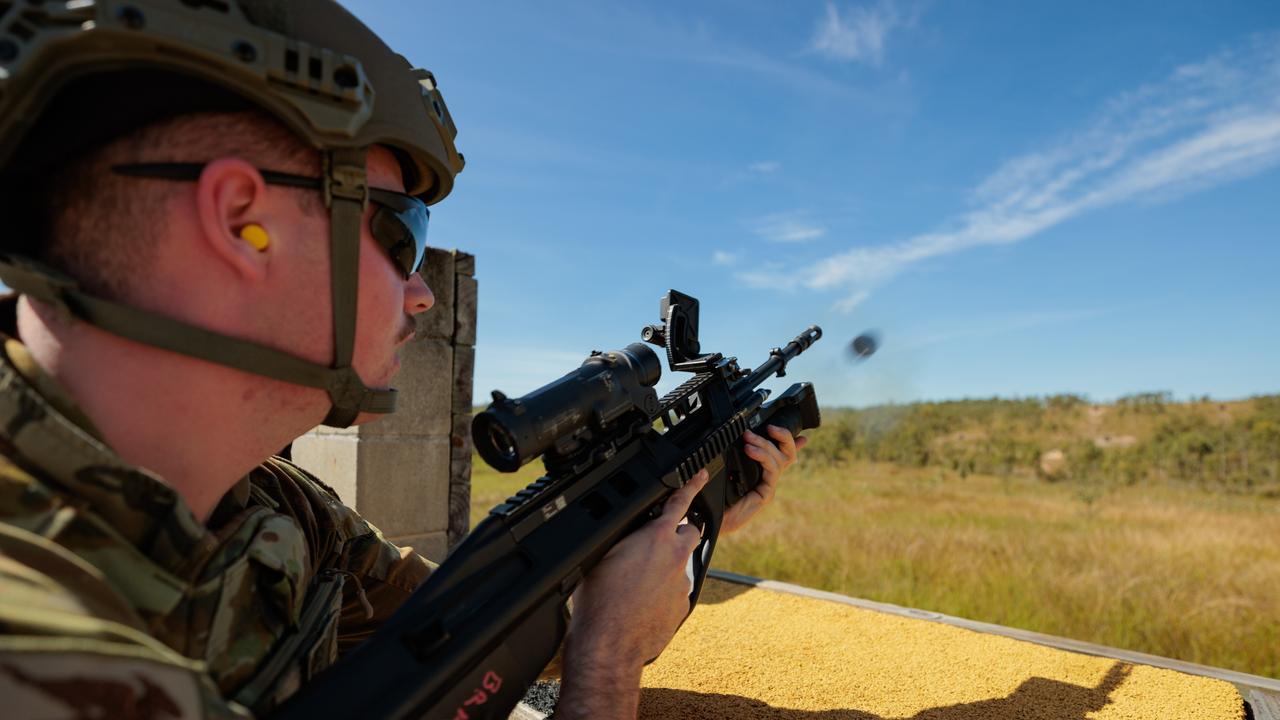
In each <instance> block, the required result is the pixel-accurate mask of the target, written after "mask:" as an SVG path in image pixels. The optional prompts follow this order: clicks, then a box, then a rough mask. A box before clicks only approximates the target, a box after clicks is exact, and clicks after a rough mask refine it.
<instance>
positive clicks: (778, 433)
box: [765, 425, 796, 465]
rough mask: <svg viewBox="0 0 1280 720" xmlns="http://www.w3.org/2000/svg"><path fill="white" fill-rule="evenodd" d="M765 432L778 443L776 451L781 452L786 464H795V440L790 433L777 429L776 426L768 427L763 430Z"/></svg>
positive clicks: (784, 429)
mask: <svg viewBox="0 0 1280 720" xmlns="http://www.w3.org/2000/svg"><path fill="white" fill-rule="evenodd" d="M765 431H766V432H768V433H769V437H771V438H773V439H774V440H777V441H778V449H779V450H781V451H782V454H783V455H784V456H786V458H787V464H788V465H790V464H791V463H793V462H795V461H796V439H795V438H794V437H792V435H791V431H790V430H787V429H786V428H782V427H778V426H777V425H770V426H769V427H767V428H765Z"/></svg>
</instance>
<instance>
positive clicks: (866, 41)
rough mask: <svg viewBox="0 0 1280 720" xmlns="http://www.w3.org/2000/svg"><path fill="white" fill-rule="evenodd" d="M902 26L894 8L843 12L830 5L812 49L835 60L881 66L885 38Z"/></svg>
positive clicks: (870, 7) (868, 7)
mask: <svg viewBox="0 0 1280 720" xmlns="http://www.w3.org/2000/svg"><path fill="white" fill-rule="evenodd" d="M901 24H902V21H901V18H900V16H899V15H898V13H897V11H896V10H895V9H894V7H893V5H891V4H889V3H888V2H880V3H878V4H875V5H863V6H860V7H857V6H855V7H851V8H849V9H848V10H846V11H845V12H843V13H841V12H840V10H839V8H837V7H836V5H835V3H833V2H828V3H827V14H826V17H824V18H823V19H822V21H821V22H820V23H819V24H818V28H817V31H816V32H815V33H814V36H813V49H814V50H815V51H817V52H818V53H819V54H821V55H823V56H825V57H828V58H831V59H832V60H843V61H846V62H864V63H868V64H871V65H877V66H878V65H880V63H881V62H883V61H884V45H885V38H886V37H887V36H888V35H889V33H890V31H892V30H893V29H894V28H895V27H898V26H899V25H901Z"/></svg>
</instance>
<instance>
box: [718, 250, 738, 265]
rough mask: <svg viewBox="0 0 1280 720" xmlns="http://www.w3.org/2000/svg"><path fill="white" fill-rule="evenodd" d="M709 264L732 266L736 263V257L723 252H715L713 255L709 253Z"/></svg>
mask: <svg viewBox="0 0 1280 720" xmlns="http://www.w3.org/2000/svg"><path fill="white" fill-rule="evenodd" d="M711 262H713V263H715V264H716V265H732V264H734V263H736V262H738V255H737V254H736V253H731V252H725V251H724V250H716V251H715V252H714V253H711Z"/></svg>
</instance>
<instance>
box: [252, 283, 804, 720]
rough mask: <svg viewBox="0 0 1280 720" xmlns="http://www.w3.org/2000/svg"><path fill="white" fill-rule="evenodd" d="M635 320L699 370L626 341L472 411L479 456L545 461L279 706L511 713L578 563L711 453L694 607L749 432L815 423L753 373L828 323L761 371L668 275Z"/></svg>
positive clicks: (457, 718) (650, 509) (452, 719)
mask: <svg viewBox="0 0 1280 720" xmlns="http://www.w3.org/2000/svg"><path fill="white" fill-rule="evenodd" d="M641 337H642V338H643V339H644V340H645V341H647V342H649V343H652V344H654V345H657V346H659V347H663V348H665V350H666V355H667V364H668V365H669V366H670V368H671V369H672V370H673V371H682V372H687V373H692V374H693V377H691V378H689V379H688V380H686V381H685V382H684V383H683V384H681V385H680V386H679V387H677V388H676V389H674V390H672V391H671V392H669V393H667V394H666V396H664V397H663V398H661V399H659V398H658V396H657V392H656V391H655V390H654V385H656V384H657V382H658V379H659V378H660V376H661V374H662V368H661V361H660V360H659V359H658V355H657V353H655V352H654V351H653V350H651V349H650V348H649V347H647V346H646V345H644V344H641V343H633V344H631V345H628V346H627V347H626V348H624V349H622V350H615V351H613V352H605V353H601V352H593V353H592V354H591V356H590V357H588V358H587V359H586V360H585V361H584V362H583V363H582V365H581V366H580V367H579V368H577V369H576V370H573V371H572V372H570V373H568V374H567V375H565V376H563V377H561V378H560V379H558V380H555V381H554V382H551V383H549V384H547V385H544V386H543V387H541V388H539V389H538V390H535V391H533V392H531V393H529V394H528V395H525V396H524V397H521V398H518V399H512V398H509V397H507V396H505V395H503V394H502V393H500V392H498V391H496V390H495V391H494V392H493V404H491V405H490V406H489V407H488V409H486V410H485V411H484V412H482V413H480V414H479V415H477V416H476V418H475V421H474V423H473V425H472V436H473V438H474V440H475V444H476V449H477V451H478V452H479V453H480V456H481V457H482V458H484V459H485V461H486V462H488V463H489V464H490V465H492V466H493V467H494V468H495V469H497V470H500V471H503V472H513V471H515V470H517V469H519V468H520V467H521V466H522V465H524V464H525V463H527V462H529V461H531V460H533V459H534V458H536V457H539V456H540V457H542V459H543V463H544V464H545V466H546V475H544V476H542V477H541V478H539V479H538V480H537V481H535V482H534V483H533V484H531V485H529V486H528V487H526V488H525V489H523V490H521V491H520V492H518V493H516V494H515V495H514V496H512V497H511V498H509V499H507V501H506V502H504V503H502V504H501V505H498V506H497V507H495V508H493V510H491V511H490V512H489V516H488V518H486V519H485V520H484V521H482V522H481V523H480V524H479V525H478V526H477V527H476V528H475V529H474V530H473V531H472V532H471V534H470V535H468V536H467V537H466V539H465V540H463V541H462V543H460V544H459V545H458V546H457V548H455V549H454V551H453V553H452V554H451V555H450V556H449V558H448V559H447V560H446V561H445V562H444V564H442V565H441V566H440V568H439V569H437V570H436V571H435V572H434V573H432V575H431V576H430V578H428V579H427V581H426V582H425V583H424V584H423V585H422V586H421V587H419V588H418V590H417V591H416V592H415V593H414V594H413V595H412V596H411V597H410V598H409V600H408V601H406V602H405V604H404V605H403V606H402V607H401V608H400V609H399V610H398V611H397V612H396V614H395V615H393V616H392V617H391V618H390V619H389V620H388V621H387V622H386V623H384V625H383V626H382V627H381V628H380V629H379V630H378V632H377V633H376V634H375V635H374V636H373V637H372V638H371V639H369V640H368V641H366V642H365V643H364V644H362V645H361V646H359V647H358V648H356V649H355V650H354V651H352V652H351V653H350V654H348V655H347V656H346V657H344V658H343V659H342V660H340V661H339V662H338V663H337V664H336V665H334V666H333V667H332V668H330V669H329V670H327V671H326V672H325V673H324V674H323V675H322V676H321V677H319V678H317V679H316V680H314V681H312V682H311V683H309V684H308V685H306V686H305V687H303V688H302V690H301V691H300V692H299V693H298V694H297V695H296V696H294V697H293V698H291V699H290V700H289V701H288V702H287V703H286V704H285V705H284V706H283V707H282V708H281V709H280V711H279V712H278V713H277V714H276V716H275V717H280V718H304V717H373V718H418V717H430V718H444V719H445V720H477V719H479V718H506V717H507V715H508V713H510V712H511V709H512V708H513V707H515V705H516V703H517V702H519V701H520V699H521V698H522V697H523V696H524V693H525V690H526V689H527V688H528V686H529V685H530V684H532V683H533V681H534V680H536V679H537V677H538V674H539V673H540V672H541V671H542V669H543V668H544V667H545V666H546V664H547V663H548V662H550V660H551V658H552V657H553V656H554V655H555V653H556V650H557V649H558V648H559V646H560V642H561V640H562V639H563V638H564V635H565V632H566V630H567V623H568V616H567V613H566V611H565V603H566V601H567V600H568V599H569V596H570V595H571V594H572V593H573V591H574V589H575V588H576V587H577V585H578V583H579V582H580V581H581V580H582V578H583V576H584V575H586V574H587V573H589V572H590V571H591V569H592V568H593V567H594V566H595V565H596V563H598V562H599V561H600V559H601V558H602V557H604V555H605V553H606V552H608V551H609V549H610V548H612V547H613V546H614V544H616V543H617V542H618V541H619V540H621V539H622V538H623V537H625V536H626V535H627V534H629V533H631V532H632V531H634V530H635V529H636V528H638V527H639V526H641V525H643V524H644V523H645V522H646V521H648V520H649V519H650V517H652V516H653V515H655V514H656V513H657V512H660V510H661V507H662V504H663V502H664V501H665V500H666V498H667V497H668V496H669V495H670V494H671V493H672V492H674V491H675V490H676V489H678V488H680V487H682V486H683V485H684V484H685V483H686V482H688V481H689V479H690V478H691V477H692V476H693V475H694V474H695V473H697V472H698V470H700V469H702V468H704V467H705V468H707V469H708V471H709V472H710V475H711V479H710V481H709V482H708V483H707V485H706V487H705V488H704V489H703V490H702V492H701V493H700V494H699V495H698V497H697V498H696V499H695V500H694V502H693V505H692V507H691V509H690V514H689V518H690V521H691V522H693V523H695V524H696V525H698V526H699V527H700V528H701V530H702V541H701V543H700V545H699V546H698V548H697V550H696V551H695V552H694V555H693V558H692V567H693V578H694V583H693V590H692V592H691V593H690V595H689V607H690V610H692V609H693V606H694V604H696V603H697V601H698V595H699V594H700V593H701V591H702V584H703V581H704V580H705V578H706V575H707V570H708V568H709V566H710V562H711V556H712V553H713V552H714V551H715V547H716V538H717V537H718V535H719V533H720V526H721V521H722V519H723V517H724V513H725V510H726V508H728V507H729V506H730V505H733V504H734V503H735V502H737V501H738V500H739V499H740V498H742V497H743V496H745V495H746V494H747V493H749V492H751V490H752V489H753V488H754V487H755V486H756V485H757V484H758V483H759V482H760V479H761V470H760V466H759V465H758V464H757V463H756V462H755V461H753V460H751V459H750V458H748V457H747V455H746V454H745V453H744V451H743V445H744V443H743V440H742V434H743V432H744V431H746V430H748V429H752V428H757V427H761V426H763V425H778V426H781V427H784V428H786V429H788V430H789V431H791V433H792V434H793V435H795V434H798V433H800V432H801V431H802V430H805V429H808V428H816V427H818V424H819V422H820V417H819V414H818V402H817V398H816V396H815V395H814V392H813V385H811V384H810V383H807V382H800V383H796V384H794V385H792V386H791V387H790V388H788V389H787V391H786V392H784V393H782V394H781V395H780V396H778V397H777V398H776V399H774V400H772V401H771V402H766V400H767V398H768V396H769V391H768V390H764V389H760V387H759V386H760V385H761V384H762V383H763V382H764V381H765V380H767V379H769V378H770V377H773V376H775V375H776V376H778V377H781V376H783V375H784V374H785V373H786V369H787V364H788V363H789V362H790V361H791V360H792V359H793V358H795V357H796V356H797V355H799V354H800V353H802V352H804V351H805V350H806V349H808V348H809V346H810V345H812V344H813V343H814V342H815V341H817V340H818V339H819V338H820V337H822V330H821V329H820V328H818V327H817V326H811V327H810V328H809V329H807V330H805V331H804V332H803V333H801V334H800V335H799V336H797V337H796V338H795V339H794V340H792V341H791V342H789V343H787V345H786V346H785V347H781V348H774V349H773V350H772V351H770V353H769V358H768V359H767V360H766V361H764V363H762V364H761V365H760V366H759V367H757V368H756V369H755V370H754V371H751V370H748V369H744V368H741V367H739V366H738V362H737V359H736V358H732V357H724V356H723V355H721V354H720V353H707V354H703V353H702V352H701V347H700V346H699V344H698V301H697V300H696V299H694V298H692V297H690V296H688V295H685V294H683V293H680V292H677V291H675V290H672V291H671V292H669V293H667V295H666V297H664V298H663V299H662V303H661V318H660V322H659V323H657V324H655V325H649V326H647V327H645V328H644V330H643V331H642V334H641Z"/></svg>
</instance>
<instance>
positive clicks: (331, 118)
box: [0, 0, 463, 427]
mask: <svg viewBox="0 0 1280 720" xmlns="http://www.w3.org/2000/svg"><path fill="white" fill-rule="evenodd" d="M246 107H255V108H258V109H260V110H262V111H265V112H266V113H268V114H270V115H271V116H273V117H274V118H276V119H278V120H279V121H281V122H282V123H284V124H285V125H286V126H287V127H289V128H290V129H291V130H292V131H293V132H294V133H296V134H297V136H298V137H300V138H302V139H303V140H304V141H305V142H307V143H309V144H310V145H312V146H314V147H315V148H316V149H317V150H319V151H320V153H321V158H322V160H323V168H324V170H323V173H322V175H323V177H322V178H321V183H322V190H323V193H324V198H325V202H326V204H327V205H328V208H329V215H330V225H331V236H330V247H331V251H330V255H331V267H332V271H331V272H332V276H331V278H330V287H331V290H330V292H331V295H332V300H333V302H332V305H333V336H334V344H333V348H334V356H333V361H332V363H331V364H330V365H328V366H326V365H322V364H317V363H314V362H311V361H308V360H304V359H302V358H300V357H297V356H294V355H291V354H289V353H286V352H283V351H281V350H277V349H274V348H270V347H267V346H264V345H261V344H257V343H252V342H248V341H246V340H242V339H239V338H234V337H230V336H226V335H222V334H219V333H214V332H211V331H209V330H206V329H203V328H198V327H195V326H192V325H188V324H185V323H181V322H178V321H177V320H175V319H173V318H169V317H166V316H163V315H160V314H156V313H152V312H147V311H143V310H140V309H138V308H133V307H129V306H127V305H125V304H122V303H119V302H115V301H112V300H108V299H104V298H100V297H95V296H93V295H90V294H89V293H87V292H85V291H84V290H83V289H82V288H80V287H79V286H78V284H77V282H76V280H75V279H74V278H72V277H69V276H67V275H66V274H64V273H61V272H59V271H57V270H55V269H53V268H50V267H48V266H47V265H44V264H42V263H40V262H38V261H36V260H34V259H32V258H31V257H29V255H28V254H27V253H24V252H21V251H17V252H14V251H13V248H12V246H10V245H8V244H6V246H5V250H6V252H5V253H4V254H3V255H0V280H3V281H4V282H5V283H6V284H8V285H9V286H10V287H11V288H12V289H13V290H15V291H17V292H20V293H24V294H27V295H30V296H32V297H34V298H38V299H39V300H42V301H44V302H46V303H49V304H51V305H53V306H55V307H57V308H59V309H60V310H63V311H65V312H67V313H69V314H70V315H71V316H73V317H75V318H77V319H79V320H82V321H84V322H87V323H90V324H92V325H94V326H96V327H99V328H101V329H103V330H105V331H107V332H111V333H113V334H116V335H119V336H121V337H125V338H128V339H130V340H134V341H137V342H141V343H145V344H147V345H151V346H154V347H159V348H162V349H165V350H169V351H173V352H178V353H182V354H185V355H189V356H192V357H196V358H200V359H203V360H208V361H211V362H215V363H219V364H222V365H226V366H230V367H233V368H236V369H239V370H243V371H246V372H250V373H254V374H258V375H263V376H266V377H271V378H274V379H276V380H281V381H285V382H289V383H294V384H299V385H305V386H309V387H315V388H320V389H323V390H325V391H326V392H327V393H328V394H329V398H330V403H331V408H330V411H329V414H328V416H327V417H326V418H325V421H324V422H325V424H326V425H333V426H337V427H345V426H347V425H350V424H351V423H352V422H353V421H354V420H355V418H356V416H357V414H358V413H360V412H374V413H389V412H392V411H394V409H395V399H396V398H395V391H394V390H373V389H370V388H368V387H366V386H365V384H364V383H363V381H362V380H361V379H360V377H359V376H358V375H357V374H356V372H355V370H354V368H353V367H352V365H351V363H352V356H353V352H354V344H355V325H356V293H357V282H358V271H359V268H358V258H359V244H360V225H361V220H362V217H363V211H364V208H365V206H366V204H367V202H368V198H369V189H368V187H367V184H366V176H365V155H366V151H367V150H368V148H369V147H370V146H372V145H375V144H377V145H382V146H385V147H387V148H389V149H391V150H392V152H393V153H394V154H395V155H396V156H397V158H398V159H399V160H400V164H401V166H402V168H403V170H404V179H405V187H406V190H407V191H408V192H409V194H412V195H416V196H418V197H419V198H421V199H422V200H424V201H425V202H427V203H434V202H437V201H439V200H441V199H442V198H444V197H445V196H446V195H448V194H449V191H450V190H451V189H452V188H453V181H454V177H455V175H457V173H459V172H460V171H461V170H462V166H463V158H462V156H461V155H460V154H459V153H458V152H457V149H456V148H455V147H454V137H455V136H456V134H457V129H456V127H455V126H454V124H453V120H452V118H451V117H450V115H449V110H448V108H447V107H446V106H445V103H444V98H443V97H442V96H441V95H440V92H439V90H438V89H437V87H436V83H435V78H434V77H433V76H432V75H431V73H430V72H427V71H425V70H418V69H413V68H412V67H411V66H410V65H409V63H408V61H406V60H405V59H404V58H403V57H401V56H400V55H397V54H396V53H395V52H393V51H392V50H391V49H390V48H388V47H387V46H386V44H384V43H383V41H382V40H381V39H379V38H378V37H377V36H376V35H375V34H374V33H373V32H372V31H371V30H369V29H368V28H367V27H365V26H364V25H363V24H362V23H361V22H360V21H359V20H357V19H356V18H355V17H353V16H352V15H351V14H350V13H348V12H347V11H346V10H345V9H343V8H342V7H340V6H339V5H337V4H336V3H335V2H332V0H123V1H121V0H66V1H55V0H40V1H39V2H36V1H33V0H13V1H0V184H2V187H0V194H4V195H6V196H9V195H10V194H11V193H17V192H19V190H18V189H19V188H22V187H24V186H25V185H26V184H27V180H28V179H29V178H31V177H34V176H36V175H38V174H39V173H41V172H46V171H47V170H48V165H49V163H50V162H53V161H54V160H56V156H57V155H58V154H59V153H61V154H62V155H64V156H65V155H67V154H69V153H73V152H77V151H79V150H82V149H87V147H86V146H88V145H90V144H94V143H99V142H102V141H105V140H108V139H110V138H112V137H113V136H116V135H120V134H123V132H125V131H128V130H132V129H134V128H137V127H141V126H143V125H145V124H147V123H149V122H153V121H155V120H157V119H161V118H163V117H165V116H170V115H174V114H180V113H182V112H194V111H202V110H218V109H243V108H246ZM86 113H88V114H86ZM86 117H89V118H92V120H90V121H86V120H85V118H86ZM51 158H52V159H51ZM17 234H19V235H20V234H21V233H17Z"/></svg>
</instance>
